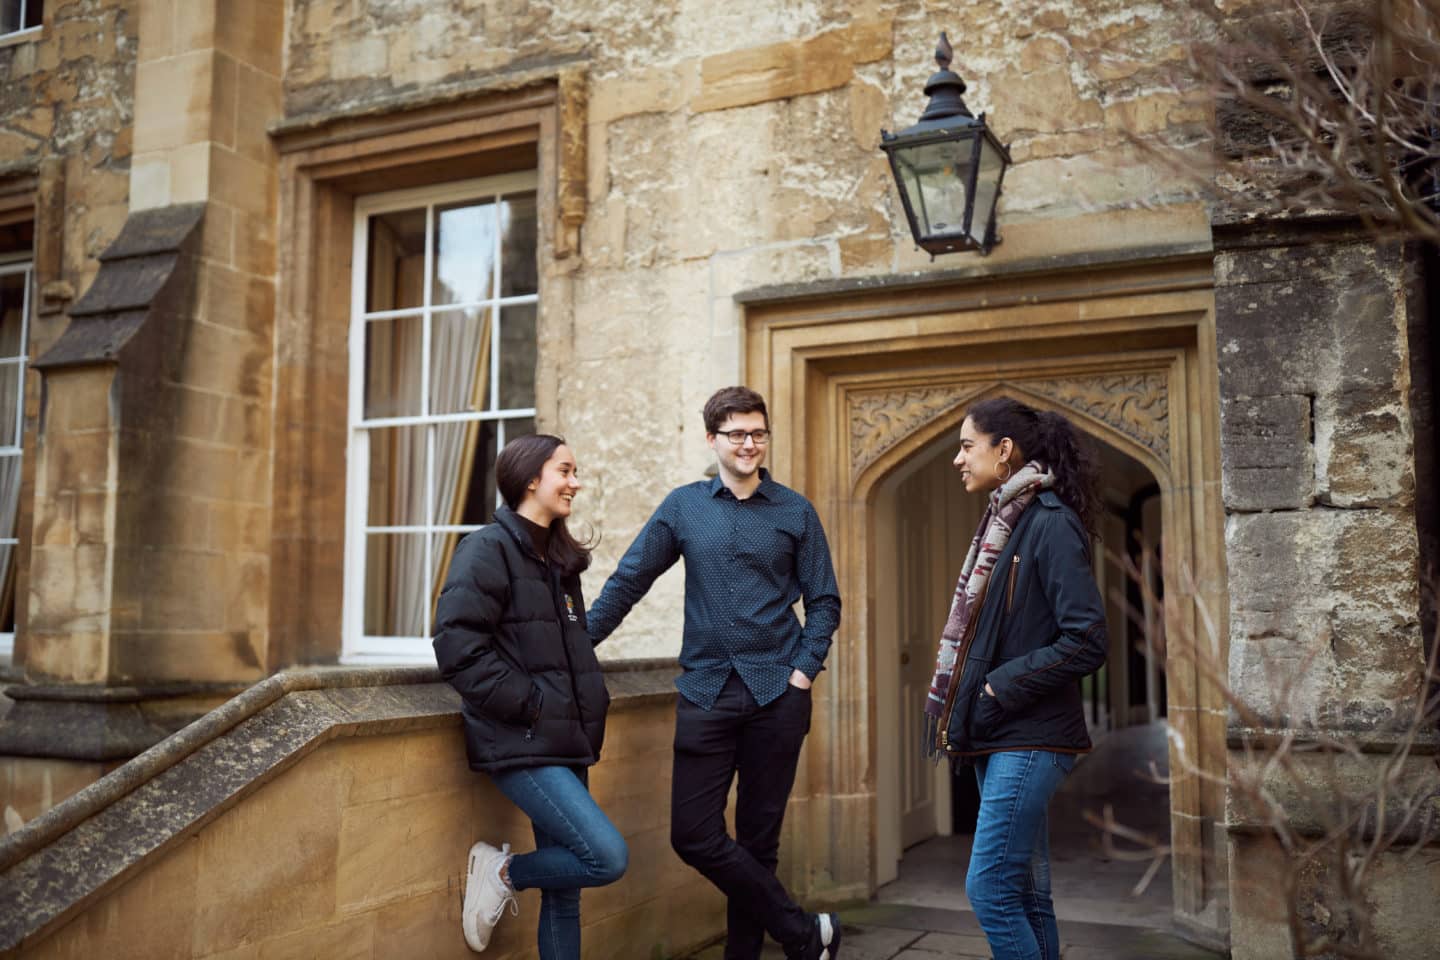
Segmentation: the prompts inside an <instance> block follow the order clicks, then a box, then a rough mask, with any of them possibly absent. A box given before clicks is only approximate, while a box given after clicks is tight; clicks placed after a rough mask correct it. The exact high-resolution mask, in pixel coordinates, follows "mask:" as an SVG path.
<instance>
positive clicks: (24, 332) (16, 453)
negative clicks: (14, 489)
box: [0, 254, 35, 664]
mask: <svg viewBox="0 0 1440 960" xmlns="http://www.w3.org/2000/svg"><path fill="white" fill-rule="evenodd" d="M34 271H35V263H34V261H33V260H32V259H31V258H30V255H29V254H24V255H22V256H21V258H20V259H17V260H11V261H9V262H8V263H7V262H5V261H3V260H0V276H13V275H14V274H17V273H19V274H23V275H24V277H25V292H24V294H23V296H22V298H21V301H20V354H19V356H15V357H5V358H3V359H0V366H19V368H20V377H19V380H18V389H19V391H20V396H19V397H17V398H16V400H15V443H14V444H13V445H7V446H0V457H16V458H18V459H19V460H20V463H21V470H22V471H23V470H24V463H25V460H24V456H25V446H24V445H25V371H26V370H28V369H29V363H30V305H31V292H32V291H33V289H34V287H35V276H34ZM19 528H20V504H19V503H17V504H16V505H15V529H14V530H12V531H11V532H12V533H15V534H18V533H19V532H20V529H19ZM0 546H8V547H10V548H11V550H10V562H11V564H14V565H16V569H17V570H18V569H19V566H18V565H19V563H20V538H19V537H18V536H11V537H0ZM16 588H17V589H16V591H15V607H16V617H15V619H16V622H19V619H20V617H19V607H20V591H19V589H18V588H19V582H18V581H17V582H16ZM14 657H15V634H14V632H5V633H0V664H9V663H11V662H13V660H14Z"/></svg>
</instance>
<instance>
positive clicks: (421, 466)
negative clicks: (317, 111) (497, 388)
mask: <svg viewBox="0 0 1440 960" xmlns="http://www.w3.org/2000/svg"><path fill="white" fill-rule="evenodd" d="M372 224H373V229H372V231H371V251H370V276H369V284H370V290H369V302H370V304H371V307H370V309H371V310H385V309H391V308H393V306H394V305H396V304H405V303H418V302H420V298H421V295H422V291H423V284H424V267H425V264H424V254H423V253H419V254H409V255H407V254H406V253H405V251H404V250H403V249H402V247H401V240H400V238H399V237H398V236H397V235H396V233H395V230H394V229H393V227H392V226H391V224H390V223H388V222H387V221H386V220H385V219H384V218H376V219H375V220H374V221H372ZM493 323H494V318H493V313H492V311H490V310H483V311H479V312H478V315H477V312H476V311H443V312H438V313H434V314H432V317H431V323H430V327H431V329H430V337H431V347H430V397H429V400H430V412H431V413H459V412H464V411H469V410H482V409H484V406H485V403H484V401H485V398H486V396H487V395H488V392H489V370H490V342H491V339H492V333H491V327H492V325H493ZM421 324H422V321H421V319H420V318H419V317H414V318H404V319H397V320H390V321H384V320H380V321H370V322H369V324H368V329H367V331H366V334H367V346H368V364H369V367H368V372H367V382H366V416H369V417H382V416H407V415H414V414H418V413H419V412H420V410H419V403H418V399H419V397H420V391H421V389H422V384H421V354H420V351H421V350H423V349H424V344H423V342H422V337H421V335H420V332H421V329H422V325H421ZM480 426H481V425H480V423H479V422H476V421H470V422H466V423H442V424H430V425H425V426H420V425H416V426H405V427H389V428H381V429H375V430H372V431H371V432H370V504H371V511H370V517H369V518H368V523H369V524H370V525H372V526H434V525H448V524H456V523H459V522H460V517H461V513H462V511H463V510H464V506H465V493H466V491H467V490H468V489H469V486H470V476H471V472H472V469H473V466H474V463H475V451H476V447H477V445H478V442H479V437H480V433H481V431H480ZM427 438H429V439H431V441H432V442H433V445H434V447H433V453H434V462H433V465H431V470H433V472H431V471H429V470H427V463H426V443H427ZM427 473H428V474H429V475H430V476H433V477H434V478H435V479H434V481H433V493H432V496H433V501H432V503H431V511H432V513H431V515H430V516H426V515H425V500H426V490H425V484H426V476H427ZM377 507H378V508H379V509H377ZM369 541H370V542H369V543H367V545H366V546H367V557H366V571H365V574H366V576H365V580H366V584H365V632H366V633H368V634H371V635H383V636H396V637H418V636H423V635H424V632H425V623H426V617H425V612H426V610H425V604H426V603H430V604H432V605H433V603H434V602H435V600H436V599H437V598H438V595H439V589H440V585H441V584H443V583H444V577H445V568H446V567H447V566H448V564H449V558H450V554H451V552H452V551H453V550H454V548H455V541H456V536H455V535H454V534H449V533H430V534H420V533H404V534H371V535H370V537H369ZM427 550H428V551H429V560H430V571H431V582H430V583H429V584H427V583H426V582H425V570H426V566H425V560H426V551H427ZM432 609H433V606H432Z"/></svg>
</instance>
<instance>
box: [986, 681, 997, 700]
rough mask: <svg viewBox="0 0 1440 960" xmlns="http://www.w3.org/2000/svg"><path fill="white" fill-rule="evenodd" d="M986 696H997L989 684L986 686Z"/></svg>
mask: <svg viewBox="0 0 1440 960" xmlns="http://www.w3.org/2000/svg"><path fill="white" fill-rule="evenodd" d="M985 695H986V696H987V697H993V696H995V691H994V690H991V689H990V684H988V683H987V684H985Z"/></svg>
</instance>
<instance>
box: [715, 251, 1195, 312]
mask: <svg viewBox="0 0 1440 960" xmlns="http://www.w3.org/2000/svg"><path fill="white" fill-rule="evenodd" d="M1210 254H1211V250H1210V248H1209V247H1208V246H1205V245H1203V244H1176V245H1163V246H1153V247H1133V248H1127V249H1121V250H1102V251H1087V252H1083V253H1073V254H1065V255H1058V256H1050V257H1036V258H1034V259H1030V260H1013V261H1010V262H1006V263H993V264H992V263H987V262H979V263H973V264H972V265H970V266H965V267H956V268H954V269H950V270H917V271H914V272H912V273H892V274H880V275H875V276H868V277H847V278H845V279H842V280H814V281H808V282H805V283H777V284H767V285H766V286H761V287H751V288H750V289H748V290H741V291H740V292H738V293H736V294H735V295H734V300H735V302H736V303H739V304H744V305H746V306H769V305H771V304H781V303H787V302H791V301H797V300H809V299H814V298H817V297H825V296H835V295H844V294H866V293H878V292H882V291H884V292H894V291H901V290H920V289H924V288H927V287H941V286H946V285H949V284H956V283H965V282H983V281H987V280H995V279H998V278H1003V277H1022V276H1026V275H1029V274H1047V275H1048V274H1055V273H1061V272H1064V271H1088V270H1090V269H1093V268H1095V267H1120V266H1125V267H1137V266H1150V265H1155V264H1166V263H1184V262H1188V261H1205V260H1208V259H1209V257H1210ZM1208 282H1209V281H1208V280H1207V281H1206V283H1207V284H1208Z"/></svg>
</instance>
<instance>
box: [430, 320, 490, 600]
mask: <svg viewBox="0 0 1440 960" xmlns="http://www.w3.org/2000/svg"><path fill="white" fill-rule="evenodd" d="M494 316H495V315H494V312H493V311H491V310H488V309H487V310H484V311H482V313H481V319H480V322H478V323H475V322H472V320H473V317H472V315H471V314H470V313H469V312H468V311H467V312H466V313H465V314H464V319H463V321H462V320H461V319H460V315H454V317H453V319H447V320H446V321H443V322H439V323H435V324H434V325H433V326H432V328H431V337H432V338H433V341H434V344H435V349H434V350H433V351H432V352H431V354H430V408H431V409H432V410H444V411H447V412H459V411H462V410H483V409H485V398H486V397H487V396H488V395H489V392H490V340H491V327H492V325H493V324H494ZM480 426H481V424H480V421H478V420H468V421H466V422H465V423H445V424H439V425H437V426H436V427H434V428H433V429H434V430H435V517H434V521H433V522H435V523H437V524H449V525H454V524H458V523H459V522H460V521H461V519H462V515H463V513H464V510H465V494H466V492H467V491H468V490H469V489H470V478H471V474H472V472H473V471H474V467H475V451H476V447H477V446H478V445H479V441H480ZM457 539H458V535H457V534H455V533H453V532H452V533H436V534H434V535H433V537H432V542H431V545H430V561H431V567H430V570H431V573H432V581H433V582H432V583H431V587H430V603H431V609H432V610H433V609H434V604H435V602H436V601H437V600H439V599H440V588H441V587H442V586H444V584H445V571H446V568H448V567H449V566H450V555H451V554H452V553H453V552H454V550H455V541H456V540H457Z"/></svg>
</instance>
